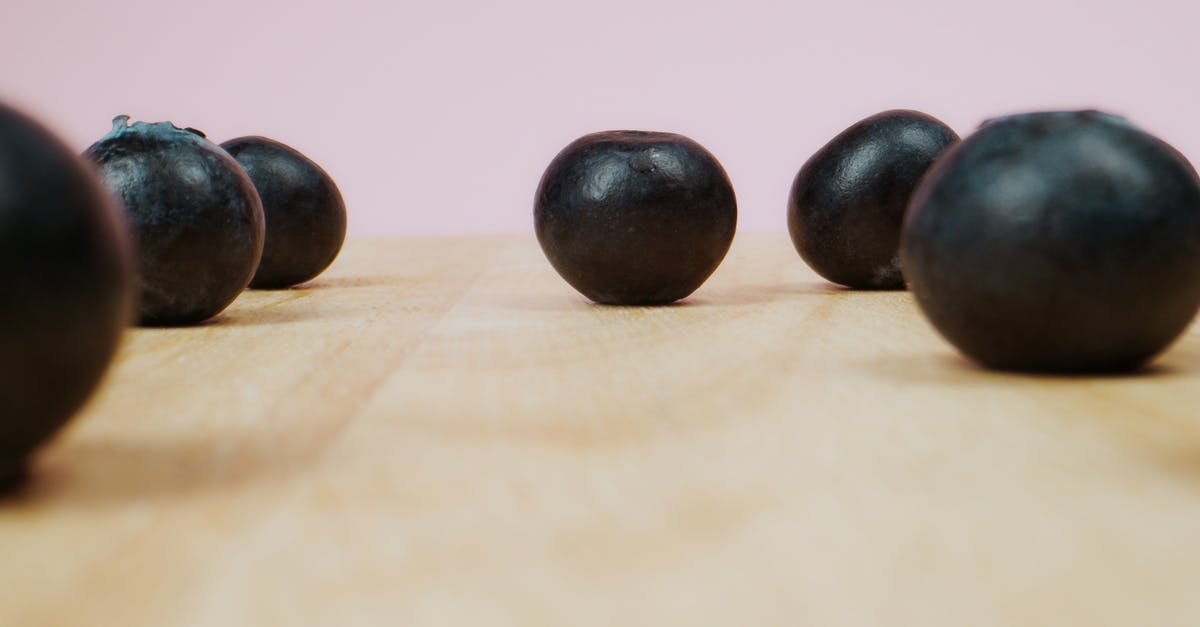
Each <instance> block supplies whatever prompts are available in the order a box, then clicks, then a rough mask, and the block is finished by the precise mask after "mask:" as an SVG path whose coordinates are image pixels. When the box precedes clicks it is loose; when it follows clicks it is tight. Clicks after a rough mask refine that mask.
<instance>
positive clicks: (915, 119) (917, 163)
mask: <svg viewBox="0 0 1200 627" xmlns="http://www.w3.org/2000/svg"><path fill="white" fill-rule="evenodd" d="M957 141H958V135H957V134H956V133H955V132H954V131H953V130H952V129H951V128H950V127H948V126H946V125H945V124H943V123H942V122H941V121H939V120H937V119H936V118H933V117H931V116H928V115H926V114H924V113H920V112H918V111H886V112H884V113H880V114H877V115H874V116H871V117H869V118H867V119H865V120H862V121H861V122H858V123H857V124H855V125H854V126H851V127H850V128H848V129H846V130H845V131H843V132H842V133H841V134H839V135H838V136H837V137H835V138H833V139H832V140H831V141H830V142H829V143H828V144H826V145H825V146H824V147H823V148H821V149H820V150H819V151H817V153H816V154H814V155H813V156H812V157H811V158H810V159H809V160H808V161H807V162H806V163H805V164H804V166H803V167H801V168H800V172H799V173H798V174H797V175H796V179H795V181H794V182H793V183H792V190H791V194H790V195H789V199H788V232H789V233H790V234H791V236H792V243H793V244H794V245H795V246H796V251H797V252H799V253H800V256H801V257H802V258H803V259H804V261H805V263H807V264H808V265H809V267H811V268H812V269H813V270H814V271H816V272H817V274H820V275H821V276H822V277H824V278H826V279H828V280H829V281H832V282H834V283H838V284H841V285H845V286H847V287H852V288H859V289H902V288H903V287H904V277H903V276H902V272H901V268H900V258H899V250H900V229H901V226H902V225H903V223H904V212H905V211H906V209H907V207H908V201H909V200H910V198H911V197H912V193H913V190H914V189H916V187H917V183H919V182H920V180H921V177H922V176H923V175H924V174H925V172H926V171H927V170H928V169H929V166H931V165H932V164H933V162H934V160H935V159H937V158H938V157H939V156H940V155H941V154H942V153H943V152H945V151H946V149H947V148H949V147H950V146H952V145H953V144H954V143H955V142H957Z"/></svg>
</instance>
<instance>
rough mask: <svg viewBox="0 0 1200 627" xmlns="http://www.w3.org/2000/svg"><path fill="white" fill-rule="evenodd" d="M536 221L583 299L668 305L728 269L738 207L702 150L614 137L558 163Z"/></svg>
mask: <svg viewBox="0 0 1200 627" xmlns="http://www.w3.org/2000/svg"><path fill="white" fill-rule="evenodd" d="M533 216H534V226H535V227H536V230H537V237H538V242H539V243H540V244H541V246H542V250H543V251H544V252H545V254H546V257H547V258H548V259H549V260H550V263H551V265H553V266H554V268H555V269H556V270H558V273H559V274H560V275H562V277H563V278H564V279H566V281H567V282H568V283H570V284H571V286H573V287H574V288H575V289H577V290H579V292H580V293H582V294H583V295H584V296H586V297H588V298H589V299H591V300H593V301H595V302H597V303H602V304H610V305H664V304H667V303H671V302H674V301H677V300H679V299H681V298H684V297H686V296H688V295H689V294H691V293H692V292H694V291H695V290H696V288H698V287H700V285H701V284H702V283H704V281H705V280H706V279H707V278H708V277H709V275H711V274H712V273H713V271H714V270H716V268H717V266H718V265H719V264H720V263H721V260H722V259H724V257H725V253H726V252H728V250H729V245H730V243H731V242H732V241H733V234H734V229H735V227H736V224H737V203H736V201H735V199H734V194H733V186H732V185H731V184H730V182H729V177H728V176H727V175H726V174H725V170H724V169H723V168H722V167H721V164H720V163H718V162H717V160H716V158H715V157H713V156H712V154H711V153H709V152H708V151H707V150H705V149H704V147H702V146H701V145H700V144H697V143H696V142H694V141H692V140H691V139H688V138H687V137H683V136H682V135H675V134H671V133H647V132H639V131H610V132H604V133H594V134H591V135H587V136H584V137H582V138H580V139H578V140H576V141H575V142H574V143H572V144H570V145H569V146H567V147H566V148H565V149H563V151H562V152H560V153H559V154H558V156H557V157H555V158H554V160H553V161H552V162H551V163H550V166H549V167H548V168H547V169H546V172H545V174H544V175H543V176H542V180H541V183H540V184H539V185H538V190H537V196H536V201H535V204H534V212H533Z"/></svg>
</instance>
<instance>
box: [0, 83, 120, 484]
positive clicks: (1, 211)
mask: <svg viewBox="0 0 1200 627" xmlns="http://www.w3.org/2000/svg"><path fill="white" fill-rule="evenodd" d="M0 285H3V286H4V287H3V289H2V290H0V484H5V485H6V486H7V485H11V484H13V483H14V482H15V481H16V480H18V479H19V478H20V477H21V476H22V474H23V473H24V470H25V467H26V463H27V459H28V457H29V455H30V454H31V453H32V452H33V451H34V450H35V449H36V448H37V447H38V445H40V444H41V443H43V442H45V441H46V440H47V439H49V438H50V437H51V436H52V435H53V434H54V433H55V432H57V431H58V430H59V429H60V428H61V427H62V426H63V425H64V424H65V423H66V422H67V421H68V420H69V419H70V417H71V416H72V415H73V414H74V413H75V412H76V411H77V410H78V409H79V408H80V406H81V405H83V403H84V402H85V401H86V400H87V398H88V397H89V396H90V395H91V393H92V391H93V390H94V389H95V388H96V386H97V384H98V383H99V382H100V379H101V376H102V375H103V373H104V371H105V370H106V369H107V367H108V365H109V362H110V361H112V358H113V354H114V352H115V351H116V348H117V345H118V343H119V340H120V337H121V333H122V331H123V330H124V328H125V326H126V325H127V324H128V323H129V322H130V317H131V316H132V313H133V262H132V257H131V251H130V248H129V243H128V240H127V237H126V234H125V231H124V228H123V226H122V225H121V223H120V217H119V215H118V211H117V208H116V206H115V205H114V203H113V202H112V200H111V198H110V197H109V195H108V194H107V193H106V192H105V190H104V188H103V187H102V186H101V184H100V182H99V181H98V180H97V179H96V177H95V175H94V173H93V172H92V171H91V170H90V168H89V167H88V166H87V165H86V164H85V163H84V162H83V161H82V160H80V159H79V157H78V156H76V155H75V154H73V153H72V152H71V151H70V150H68V149H67V147H66V146H64V145H63V144H62V143H60V142H59V141H58V140H57V139H55V138H54V137H53V136H51V134H50V133H49V132H47V131H46V130H45V129H43V128H42V127H41V126H39V125H38V124H36V123H35V122H33V121H31V120H30V119H29V118H27V117H25V116H24V115H22V114H20V113H17V112H16V111H13V110H12V109H9V108H7V107H4V106H2V105H0Z"/></svg>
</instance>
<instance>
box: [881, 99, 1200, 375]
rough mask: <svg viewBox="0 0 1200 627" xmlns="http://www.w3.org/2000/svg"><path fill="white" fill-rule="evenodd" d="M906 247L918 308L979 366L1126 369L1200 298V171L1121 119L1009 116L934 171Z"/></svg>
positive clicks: (921, 193)
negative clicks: (1199, 175) (1198, 173)
mask: <svg viewBox="0 0 1200 627" xmlns="http://www.w3.org/2000/svg"><path fill="white" fill-rule="evenodd" d="M902 253H903V260H904V269H905V273H906V276H907V277H908V279H909V282H910V287H911V289H912V291H913V294H914V295H915V297H916V299H917V302H918V303H919V304H920V306H921V309H922V310H923V311H924V312H925V314H926V315H927V316H928V317H929V319H930V321H931V322H932V323H933V325H934V327H936V328H937V329H938V330H939V331H940V332H941V333H942V334H943V335H944V336H945V337H946V338H947V339H948V340H949V341H950V342H951V343H953V344H954V345H955V346H956V347H958V348H959V349H960V350H961V351H962V352H963V353H965V354H966V355H967V356H968V357H970V358H972V359H974V360H976V361H978V362H979V363H982V364H984V365H986V366H989V367H993V368H999V369H1008V370H1021V371H1048V372H1103V371H1121V370H1128V369H1133V368H1137V367H1138V366H1140V365H1142V364H1144V363H1145V362H1146V361H1147V360H1149V359H1150V358H1151V357H1153V356H1154V355H1156V354H1157V353H1159V352H1160V351H1162V350H1163V349H1164V348H1165V347H1166V346H1167V345H1168V344H1170V342H1171V341H1172V340H1174V339H1175V338H1177V337H1178V336H1179V335H1180V334H1181V333H1182V332H1183V331H1184V329H1185V328H1186V327H1187V325H1188V323H1189V322H1190V321H1191V320H1192V318H1193V316H1194V315H1195V314H1196V310H1197V307H1200V180H1198V179H1197V176H1196V172H1195V170H1194V169H1193V168H1192V166H1191V165H1190V164H1189V163H1188V162H1187V160H1186V159H1184V158H1183V156H1182V155H1180V154H1179V153H1178V152H1177V151H1176V150H1174V149H1173V148H1172V147H1171V146H1169V145H1167V144H1166V143H1164V142H1162V141H1160V140H1159V139H1157V138H1155V137H1153V136H1151V135H1149V134H1147V133H1145V132H1143V131H1141V130H1139V129H1138V128H1136V127H1134V126H1133V125H1131V124H1130V123H1129V122H1127V121H1126V120H1124V119H1122V118H1119V117H1116V116H1112V115H1107V114H1104V113H1099V112H1094V111H1079V112H1047V113H1032V114H1025V115H1017V116H1011V117H1006V118H1001V119H998V120H994V121H991V122H989V123H987V124H985V125H984V126H983V127H982V128H981V129H980V130H978V131H977V132H976V133H975V134H974V135H972V136H970V137H968V138H967V139H965V140H964V141H963V142H962V143H961V144H959V145H958V146H956V147H955V148H952V149H951V150H950V151H949V152H948V153H947V154H946V155H945V156H944V157H943V158H942V159H941V160H939V162H938V163H937V165H935V166H934V168H933V169H932V170H931V171H930V173H929V176H928V177H926V179H925V180H924V181H923V182H922V184H921V186H920V187H919V189H918V190H917V193H916V194H915V195H914V197H913V203H912V206H911V208H910V210H909V215H908V217H907V221H906V224H905V232H904V240H903V246H902Z"/></svg>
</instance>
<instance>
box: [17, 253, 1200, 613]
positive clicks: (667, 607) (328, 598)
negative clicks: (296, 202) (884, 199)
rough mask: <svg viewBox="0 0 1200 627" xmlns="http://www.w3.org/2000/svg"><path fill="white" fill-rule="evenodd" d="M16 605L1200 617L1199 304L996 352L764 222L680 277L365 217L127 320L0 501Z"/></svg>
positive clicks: (43, 608)
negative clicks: (831, 278)
mask: <svg viewBox="0 0 1200 627" xmlns="http://www.w3.org/2000/svg"><path fill="white" fill-rule="evenodd" d="M0 556H2V557H0V625H4V626H13V627H17V626H20V627H30V626H40V625H64V626H68V625H69V626H85V625H86V626H107V625H112V626H120V627H131V626H140V625H147V626H149V625H154V626H163V625H170V626H193V625H220V626H234V625H247V626H250V625H253V626H268V625H289V626H291V625H339V626H341V625H355V626H357V625H521V626H531V625H548V626H549V625H553V626H561V625H588V626H591V625H595V626H605V627H609V626H616V625H649V626H661V625H722V626H729V625H814V626H821V627H829V626H838V625H853V626H863V627H868V626H869V627H895V626H908V625H912V626H921V627H928V626H935V625H946V626H954V627H963V626H968V625H969V626H973V627H975V626H990V625H1005V626H1022V627H1026V626H1035V625H1038V626H1040V625H1053V626H1055V627H1064V626H1075V625H1078V626H1087V627H1098V626H1113V627H1117V626H1120V627H1130V626H1133V625H1139V626H1140V625H1153V626H1155V627H1169V626H1175V625H1178V626H1181V627H1182V626H1187V627H1194V626H1195V625H1197V624H1200V594H1197V593H1196V585H1197V580H1198V579H1200V331H1198V330H1197V329H1196V328H1195V327H1193V329H1192V330H1191V331H1190V333H1189V334H1188V335H1187V336H1186V337H1185V338H1184V339H1183V340H1181V341H1180V342H1179V343H1178V344H1177V345H1176V346H1175V347H1174V348H1173V349H1172V350H1171V351H1170V352H1168V353H1167V354H1166V355H1165V356H1164V357H1163V358H1162V359H1161V360H1159V361H1158V362H1157V364H1156V365H1155V366H1154V367H1152V368H1151V369H1149V370H1147V371H1145V372H1142V373H1138V374H1134V375H1129V376H1115V377H1033V376H1018V375H1010V374H995V373H991V372H987V371H983V370H980V369H978V368H976V367H974V366H972V365H971V364H969V363H967V362H966V361H964V360H962V359H961V358H959V357H958V356H956V354H955V353H954V352H953V351H952V350H951V349H950V348H949V347H948V346H947V345H946V344H944V343H943V342H942V341H941V340H940V338H939V337H937V336H936V335H935V334H934V332H933V331H932V330H931V329H930V328H929V327H928V326H927V324H926V323H925V322H924V320H923V319H922V317H921V316H920V314H919V312H918V311H917V309H916V307H915V305H914V304H913V301H912V299H911V297H910V296H909V295H908V294H906V293H902V292H894V293H856V292H849V291H845V290H840V289H837V288H834V287H832V286H830V285H828V284H826V283H824V282H822V281H821V280H819V279H818V278H817V277H816V276H815V275H813V274H811V273H810V272H809V271H808V270H807V269H806V268H805V267H804V265H803V263H801V261H800V259H799V258H798V257H797V256H796V254H795V253H794V252H793V251H792V249H791V245H790V242H789V241H788V239H787V236H786V235H785V234H782V233H770V234H742V235H739V237H738V241H737V242H736V243H735V245H734V249H733V251H732V252H731V253H730V255H729V257H728V258H727V260H726V262H725V264H724V265H723V266H722V267H721V268H720V269H719V270H718V271H717V274H716V275H715V276H714V277H713V279H712V280H711V281H710V282H709V283H708V284H706V285H705V286H704V287H703V288H702V289H701V290H700V291H699V292H697V294H696V295H695V296H694V297H693V298H691V299H689V300H688V301H686V302H685V303H684V304H681V305H677V306H672V307H662V308H653V309H626V308H610V307H600V306H593V305H589V304H587V303H586V302H585V301H584V300H582V298H581V297H579V296H578V295H576V294H575V293H574V292H573V291H572V290H571V289H570V288H569V287H568V286H567V285H566V284H565V283H563V282H562V281H561V280H560V279H559V278H558V277H557V276H556V275H555V274H554V272H553V271H552V270H551V268H550V267H549V265H548V264H547V263H546V261H545V260H544V259H543V257H542V255H541V252H540V251H539V249H538V247H537V245H536V243H535V242H534V241H533V239H532V238H531V237H474V238H426V239H412V238H406V239H359V240H352V241H351V242H350V243H349V244H348V246H347V248H346V250H345V251H344V252H343V254H342V257H341V259H340V260H339V261H338V263H337V264H335V266H334V267H333V268H332V269H331V270H330V271H329V272H328V273H327V274H326V275H325V276H324V277H322V278H320V279H318V280H317V281H315V282H314V283H312V284H311V285H310V286H308V287H306V288H305V289H295V290H288V291H278V292H250V293H247V294H245V295H244V296H243V297H242V298H240V299H239V300H238V302H237V303H235V304H234V306H233V307H232V308H231V309H230V310H229V311H228V312H226V313H225V314H224V315H223V316H221V317H220V318H219V319H217V320H215V321H213V322H212V323H210V324H206V325H204V326H201V327H196V328H187V329H139V330H134V331H132V332H130V333H129V334H128V336H127V339H126V341H125V343H124V346H123V347H122V351H121V355H120V360H119V364H118V365H117V366H116V368H115V369H114V370H113V372H112V373H111V375H110V376H109V378H108V381H107V384H106V386H105V387H104V389H103V391H102V392H101V393H100V394H99V395H98V396H97V398H96V399H95V400H94V402H93V403H92V404H91V405H90V406H89V407H88V409H87V410H86V411H85V412H84V413H83V415H81V416H80V417H79V418H78V420H76V422H75V423H74V424H73V427H72V429H71V430H70V431H69V432H67V433H66V434H64V435H63V437H61V438H59V439H58V440H57V441H56V442H55V443H54V444H53V445H52V446H50V447H48V448H47V449H46V450H45V452H44V454H43V455H42V457H41V459H40V461H39V463H38V464H37V468H36V478H35V479H34V481H33V483H32V484H31V485H29V487H28V488H27V489H26V490H25V491H23V492H22V493H20V494H17V495H15V496H10V497H8V498H7V499H5V500H4V501H3V502H0Z"/></svg>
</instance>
